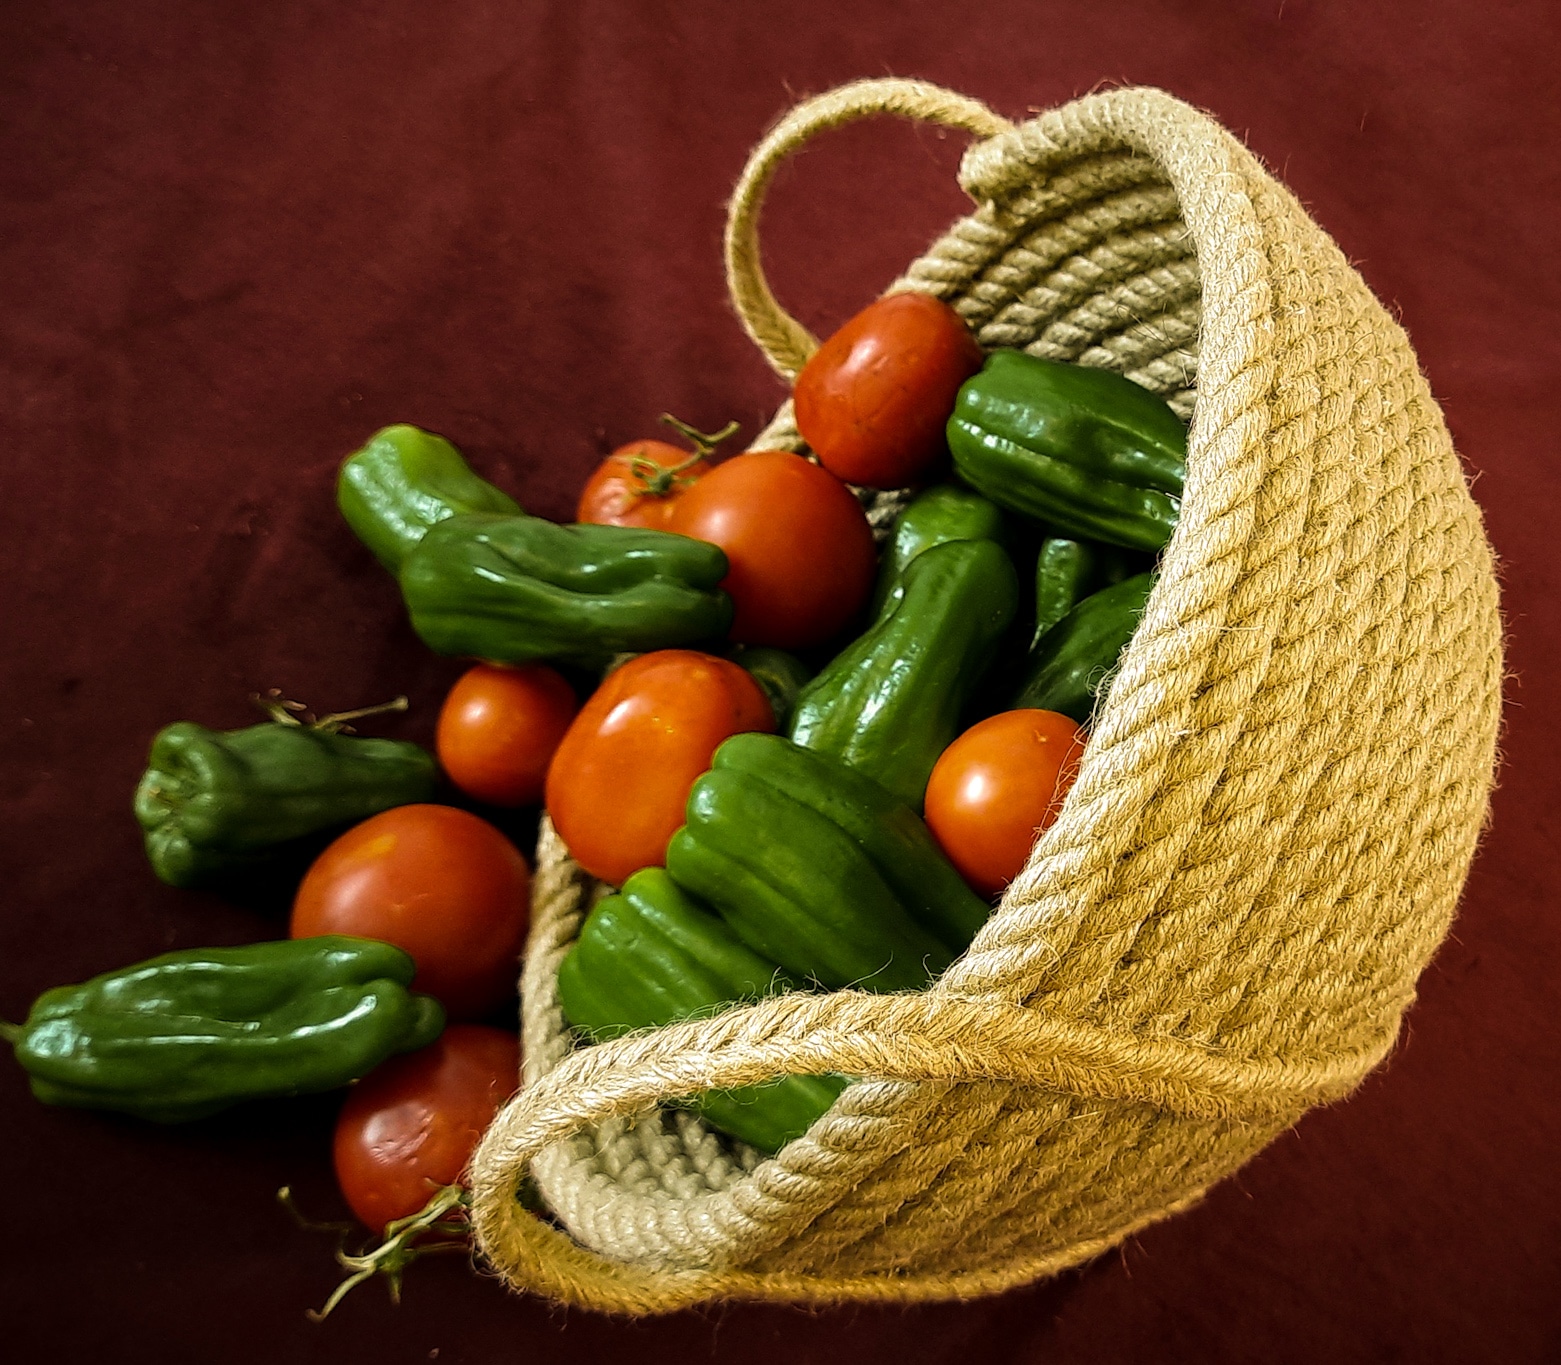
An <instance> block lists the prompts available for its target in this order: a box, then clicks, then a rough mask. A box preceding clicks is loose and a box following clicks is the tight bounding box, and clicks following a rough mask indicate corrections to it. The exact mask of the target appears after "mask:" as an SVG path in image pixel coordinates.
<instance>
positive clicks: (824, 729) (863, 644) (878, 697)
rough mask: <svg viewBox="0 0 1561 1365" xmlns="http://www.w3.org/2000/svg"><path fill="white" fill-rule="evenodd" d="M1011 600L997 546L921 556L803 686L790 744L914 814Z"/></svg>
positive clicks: (1009, 615) (1010, 580) (1012, 607)
mask: <svg viewBox="0 0 1561 1365" xmlns="http://www.w3.org/2000/svg"><path fill="white" fill-rule="evenodd" d="M1018 602H1019V582H1018V578H1017V576H1016V575H1015V573H1014V566H1013V563H1012V561H1011V560H1010V559H1009V558H1008V553H1007V551H1005V550H1004V549H1003V547H1002V546H1001V545H999V544H997V542H996V541H992V540H953V541H948V542H946V543H944V544H942V545H934V546H933V547H932V548H930V549H928V550H924V551H923V552H922V553H921V554H919V555H917V556H916V558H915V559H913V560H911V562H910V563H909V564H907V565H906V567H905V573H904V577H903V595H902V596H901V598H900V600H899V601H898V602H894V603H892V604H891V606H890V608H889V609H888V610H887V611H886V613H885V614H884V616H883V617H882V618H881V619H880V620H879V621H878V622H877V623H876V624H875V625H874V626H872V627H871V628H870V629H869V630H867V632H866V633H865V634H863V635H861V636H860V637H858V638H857V639H856V640H855V641H854V642H853V643H852V644H850V645H848V646H847V647H846V649H845V650H844V651H843V652H842V653H840V654H839V655H838V656H836V658H835V659H834V660H833V661H832V662H831V663H830V664H829V665H828V666H827V667H826V668H825V669H824V671H823V672H821V673H820V674H819V675H818V677H816V678H815V679H813V681H812V682H811V683H809V684H808V685H807V687H805V688H804V689H803V691H802V695H801V696H800V697H798V699H797V706H796V710H795V711H794V712H793V713H792V718H791V725H790V728H789V734H790V736H791V738H792V739H794V740H796V742H797V743H798V744H801V745H803V746H804V747H805V748H809V749H817V750H818V751H819V752H820V753H825V754H829V755H831V756H832V757H834V758H838V759H840V760H841V761H842V762H844V763H846V764H848V765H849V766H850V767H853V768H855V769H857V770H858V771H859V772H862V773H865V774H866V775H867V776H868V777H871V778H872V779H873V780H874V781H876V782H878V783H880V784H882V785H883V786H884V787H886V788H888V790H889V791H890V792H892V793H893V794H894V795H895V796H897V797H899V798H900V799H901V800H903V801H905V802H907V803H909V804H910V805H911V806H912V807H913V808H915V809H916V810H918V811H919V810H920V809H921V802H922V796H923V794H924V793H925V792H926V790H927V779H928V777H930V776H931V775H932V767H933V764H935V763H936V762H937V761H938V756H939V755H940V754H941V753H942V752H943V751H944V749H946V748H947V747H948V746H949V744H950V743H951V742H952V741H953V739H954V737H955V735H957V734H958V733H959V728H960V719H961V715H962V713H963V711H964V708H965V703H966V701H967V700H968V699H969V697H970V695H971V692H972V690H973V689H974V688H975V686H976V684H977V683H978V682H979V681H980V679H981V675H982V674H983V673H984V672H985V671H986V668H987V666H988V665H989V664H990V663H991V661H992V656H993V652H994V650H995V649H996V647H997V644H998V642H999V640H1001V638H1002V636H1003V632H1004V631H1005V630H1006V629H1007V628H1008V623H1009V622H1010V621H1012V620H1013V617H1014V612H1015V611H1016V610H1017V608H1018Z"/></svg>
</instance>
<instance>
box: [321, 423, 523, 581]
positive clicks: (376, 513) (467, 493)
mask: <svg viewBox="0 0 1561 1365" xmlns="http://www.w3.org/2000/svg"><path fill="white" fill-rule="evenodd" d="M336 505H337V506H338V507H339V508H341V514H342V516H344V517H345V518H346V519H347V525H349V526H350V527H352V529H353V531H354V532H355V533H356V534H357V537H358V539H359V540H361V541H362V542H363V543H364V544H365V545H367V546H368V547H369V549H371V550H372V551H374V554H375V557H376V558H377V559H378V560H379V562H380V563H381V564H383V565H384V566H385V567H386V568H387V569H389V570H390V571H391V573H395V572H396V571H397V570H398V569H399V568H400V567H401V561H402V560H403V559H405V558H406V556H407V554H408V552H409V551H410V550H411V549H412V547H413V546H414V545H416V544H417V543H418V541H420V540H422V538H423V536H424V534H425V533H426V532H427V530H428V528H429V527H430V526H433V525H434V524H435V523H436V522H441V521H443V520H444V519H445V518H446V517H453V516H455V515H456V514H457V513H458V512H497V513H503V514H508V515H515V514H517V513H519V512H520V504H518V503H517V502H516V501H515V499H514V498H512V497H510V495H509V494H508V493H505V492H502V491H501V490H499V489H497V488H495V487H494V486H493V485H492V484H491V483H488V482H487V481H486V480H485V479H480V478H478V477H477V475H475V474H474V473H472V471H471V468H470V466H468V465H467V463H466V461H465V460H463V459H462V458H461V452H460V451H458V450H457V449H456V448H455V447H454V446H453V445H451V444H450V443H449V442H448V441H447V440H445V439H444V437H443V436H435V435H434V434H433V433H432V432H430V431H423V430H421V429H420V428H418V427H412V426H405V425H402V426H394V427H386V428H385V429H384V430H383V431H376V432H375V433H374V434H373V435H372V436H371V437H369V440H368V444H367V445H365V446H364V447H363V448H362V449H361V450H358V451H355V452H354V453H353V454H351V455H349V456H348V457H347V458H346V459H345V460H344V461H343V462H342V466H341V472H340V473H339V474H338V475H337V479H336Z"/></svg>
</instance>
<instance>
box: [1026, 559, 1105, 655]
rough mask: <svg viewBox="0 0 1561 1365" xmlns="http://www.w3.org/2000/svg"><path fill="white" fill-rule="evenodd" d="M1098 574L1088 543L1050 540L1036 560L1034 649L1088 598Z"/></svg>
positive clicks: (1031, 641)
mask: <svg viewBox="0 0 1561 1365" xmlns="http://www.w3.org/2000/svg"><path fill="white" fill-rule="evenodd" d="M1094 573H1095V547H1094V545H1093V544H1092V543H1091V542H1090V541H1087V540H1064V539H1062V538H1061V537H1058V536H1050V537H1048V538H1047V539H1046V540H1045V541H1043V542H1042V543H1041V548H1040V553H1039V554H1037V555H1036V558H1035V629H1034V631H1033V632H1032V635H1031V639H1030V645H1031V647H1032V648H1033V647H1034V646H1035V645H1037V644H1039V643H1040V639H1041V636H1043V635H1045V634H1046V632H1047V631H1049V630H1050V629H1051V628H1052V627H1053V626H1054V625H1056V624H1057V622H1059V621H1060V620H1062V618H1063V617H1064V616H1066V615H1067V614H1068V613H1069V612H1070V611H1072V610H1073V608H1074V607H1075V606H1077V605H1078V604H1079V602H1080V601H1082V600H1083V599H1084V598H1085V597H1087V596H1088V595H1089V582H1090V580H1091V578H1093V577H1094Z"/></svg>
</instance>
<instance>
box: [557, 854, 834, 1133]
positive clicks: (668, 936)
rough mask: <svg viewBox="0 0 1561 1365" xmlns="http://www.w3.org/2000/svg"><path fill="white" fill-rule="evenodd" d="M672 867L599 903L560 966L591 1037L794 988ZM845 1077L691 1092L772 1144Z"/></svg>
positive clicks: (575, 1021) (797, 1129)
mask: <svg viewBox="0 0 1561 1365" xmlns="http://www.w3.org/2000/svg"><path fill="white" fill-rule="evenodd" d="M796 988H797V983H796V981H794V980H793V979H792V978H790V977H788V976H787V975H786V973H785V972H783V971H782V970H781V969H780V968H779V967H778V966H776V965H775V963H773V962H769V961H767V960H766V959H764V958H762V957H760V956H759V955H758V954H757V953H755V952H754V951H753V950H752V949H750V948H749V947H747V946H746V945H745V944H744V943H743V942H742V941H741V940H740V939H738V938H737V937H736V936H735V935H733V933H732V931H731V930H730V929H728V928H727V927H726V925H725V924H724V923H722V921H721V920H720V919H719V918H717V917H716V916H715V915H713V914H711V913H710V911H709V910H708V909H707V908H706V907H704V906H702V905H701V904H700V903H699V902H698V901H696V900H695V899H694V898H693V897H691V896H689V895H688V894H686V893H685V892H684V891H682V890H681V889H680V888H679V887H678V886H677V884H676V883H675V882H674V881H673V880H672V878H671V877H669V876H668V875H667V874H666V872H665V871H663V870H662V869H661V868H659V867H648V868H645V869H644V870H642V871H640V872H636V873H635V874H634V875H633V876H631V877H630V878H629V879H628V880H627V881H625V882H624V884H623V890H622V891H620V892H619V893H618V894H617V895H615V896H608V897H606V898H604V899H603V900H601V901H599V902H597V904H596V906H595V908H594V909H592V911H591V913H590V914H589V915H588V916H587V917H586V921H585V924H584V925H583V926H582V927H581V929H580V937H579V938H578V939H577V940H576V941H575V946H574V947H573V948H572V949H570V951H569V956H568V957H566V958H565V959H564V962H563V965H562V966H561V967H560V968H559V972H558V994H559V1000H560V1003H561V1004H562V1005H563V1010H564V1017H565V1018H566V1019H567V1020H568V1021H569V1022H570V1023H571V1024H572V1025H573V1026H574V1027H575V1028H577V1029H580V1030H581V1031H582V1032H584V1033H586V1034H587V1035H589V1036H590V1037H591V1038H592V1039H603V1038H613V1037H616V1036H617V1035H619V1034H621V1033H627V1032H629V1031H630V1030H632V1029H637V1028H657V1027H660V1026H661V1025H662V1024H670V1023H673V1022H674V1021H676V1020H679V1019H689V1018H693V1017H695V1016H697V1015H708V1014H714V1013H717V1012H718V1011H720V1010H721V1009H722V1008H724V1007H725V1006H727V1005H730V1004H732V1003H734V1002H736V1001H747V1000H758V999H760V998H762V997H763V996H767V995H777V994H779V993H781V992H782V991H788V990H794V989H796ZM845 1086H846V1081H845V1078H844V1077H840V1076H786V1077H782V1078H780V1079H778V1080H775V1081H773V1082H770V1083H768V1084H765V1085H758V1086H745V1087H743V1088H741V1089H737V1090H713V1091H710V1092H708V1093H707V1094H704V1095H701V1096H700V1097H699V1098H698V1099H697V1100H694V1101H692V1107H693V1108H695V1109H697V1110H698V1111H699V1112H700V1113H701V1114H703V1115H704V1117H705V1118H706V1119H708V1120H709V1121H710V1123H712V1124H713V1125H714V1126H715V1127H717V1128H720V1129H721V1130H722V1131H723V1132H727V1133H730V1134H731V1135H732V1136H733V1137H737V1138H741V1139H742V1140H743V1141H744V1142H748V1143H751V1144H752V1145H753V1146H755V1147H759V1148H762V1149H763V1150H765V1151H769V1152H773V1151H778V1150H779V1149H780V1148H781V1147H783V1146H785V1145H786V1143H788V1142H790V1141H791V1139H792V1138H795V1137H800V1136H801V1135H802V1134H803V1133H805V1132H806V1131H807V1130H808V1127H809V1126H810V1125H811V1124H812V1122H813V1120H814V1119H816V1118H818V1117H819V1116H820V1115H821V1114H823V1113H824V1111H825V1110H827V1109H828V1108H829V1106H830V1105H831V1104H833V1103H834V1101H835V1096H837V1095H838V1094H839V1093H840V1092H841V1091H842V1090H844V1089H845Z"/></svg>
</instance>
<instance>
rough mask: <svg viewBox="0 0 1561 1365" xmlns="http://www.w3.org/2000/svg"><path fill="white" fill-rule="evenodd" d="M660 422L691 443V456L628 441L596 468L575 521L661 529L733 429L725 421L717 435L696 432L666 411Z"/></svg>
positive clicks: (661, 444) (664, 444) (651, 443)
mask: <svg viewBox="0 0 1561 1365" xmlns="http://www.w3.org/2000/svg"><path fill="white" fill-rule="evenodd" d="M661 420H662V421H663V422H665V423H666V424H667V425H668V426H670V427H673V428H674V429H675V430H677V431H680V432H682V434H683V435H684V436H685V437H686V438H687V439H688V440H689V442H690V443H691V444H692V445H693V447H694V450H693V453H692V454H691V453H690V452H688V451H686V450H683V449H681V448H679V447H678V446H675V445H669V444H668V443H667V442H666V441H631V442H630V443H629V444H628V445H626V446H619V447H618V449H617V450H615V451H613V453H612V454H611V455H609V456H608V457H607V458H606V459H605V460H603V461H602V462H601V464H599V465H598V466H597V467H596V472H595V473H593V474H592V475H591V477H590V479H588V480H587V481H586V485H585V489H584V490H583V491H582V492H581V494H580V505H579V506H578V507H577V508H576V510H575V520H576V521H585V522H592V523H595V524H596V525H599V526H645V527H649V528H650V529H651V530H653V531H665V530H667V529H668V523H669V522H670V521H671V519H672V511H673V508H675V507H676V506H677V501H678V499H679V498H680V497H682V496H683V494H684V493H686V492H687V491H688V490H689V489H690V488H692V487H693V486H694V484H695V483H696V482H698V480H699V479H700V478H702V477H703V476H704V475H705V474H708V473H709V472H710V465H709V463H708V459H709V456H710V455H712V454H713V453H714V452H715V448H716V447H717V446H718V445H720V444H721V442H722V441H724V440H725V439H726V438H727V437H728V436H730V435H732V434H733V433H734V432H735V431H736V430H737V423H736V422H728V423H727V424H726V426H724V427H722V428H721V430H720V431H717V432H713V433H709V434H707V433H705V432H703V431H695V430H694V428H693V427H691V426H689V425H688V424H687V423H686V422H680V421H678V419H677V418H676V417H674V416H672V415H671V413H662V415H661Z"/></svg>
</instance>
